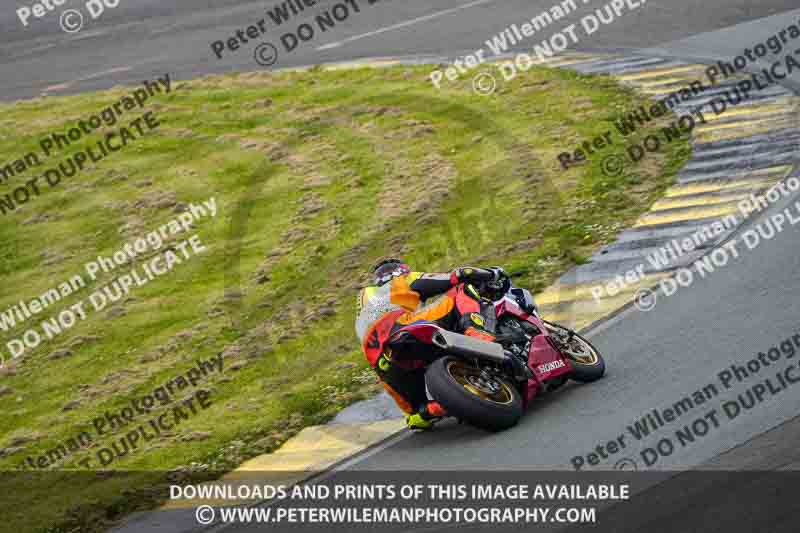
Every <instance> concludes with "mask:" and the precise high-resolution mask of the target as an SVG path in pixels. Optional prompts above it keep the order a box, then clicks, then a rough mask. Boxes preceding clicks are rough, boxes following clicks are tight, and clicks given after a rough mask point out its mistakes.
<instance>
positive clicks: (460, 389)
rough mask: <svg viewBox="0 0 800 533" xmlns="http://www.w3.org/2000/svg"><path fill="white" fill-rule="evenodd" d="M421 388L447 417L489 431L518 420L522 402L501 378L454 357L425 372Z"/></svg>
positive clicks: (443, 360) (517, 393) (520, 415)
mask: <svg viewBox="0 0 800 533" xmlns="http://www.w3.org/2000/svg"><path fill="white" fill-rule="evenodd" d="M425 384H426V385H427V387H428V392H429V393H430V395H431V396H432V397H433V399H434V400H436V401H437V402H439V404H441V406H442V407H444V409H445V411H446V412H447V415H448V416H454V417H457V418H459V419H461V420H463V421H464V422H467V423H468V424H470V425H472V426H475V427H478V428H481V429H486V430H489V431H501V430H503V429H508V428H510V427H511V426H513V425H515V424H516V423H517V422H519V419H520V417H522V398H521V397H520V394H519V392H518V390H517V388H516V387H515V386H514V385H513V384H511V383H510V382H509V381H508V380H506V379H505V378H503V377H501V376H498V375H496V374H489V373H488V372H486V371H483V370H481V369H480V368H477V367H475V366H472V365H470V364H469V363H467V362H466V361H463V360H461V359H459V358H457V357H449V356H448V357H442V358H441V359H437V360H436V361H434V362H433V363H432V364H431V365H430V366H429V367H428V369H427V370H426V372H425Z"/></svg>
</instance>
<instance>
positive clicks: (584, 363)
mask: <svg viewBox="0 0 800 533" xmlns="http://www.w3.org/2000/svg"><path fill="white" fill-rule="evenodd" d="M542 322H544V324H545V326H547V329H548V333H550V334H551V335H553V336H554V337H556V338H557V339H564V338H566V337H568V335H569V333H570V332H571V333H572V341H571V342H570V346H569V347H568V348H562V349H561V353H563V354H564V355H565V356H566V357H567V358H568V359H569V360H570V362H571V363H572V368H573V370H572V373H571V374H570V375H569V377H570V379H572V380H575V381H579V382H581V383H591V382H592V381H597V380H598V379H600V378H602V377H603V375H604V374H605V373H606V362H605V360H604V359H603V355H602V354H601V353H600V351H599V350H598V349H597V348H595V347H594V345H593V344H592V343H591V342H589V341H588V340H586V339H585V338H584V337H582V336H580V335H578V334H577V333H575V332H574V331H572V330H571V329H569V328H565V327H564V326H561V325H559V324H556V323H553V322H547V321H546V320H543V321H542ZM557 344H560V343H559V342H557Z"/></svg>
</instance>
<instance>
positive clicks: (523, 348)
mask: <svg viewBox="0 0 800 533" xmlns="http://www.w3.org/2000/svg"><path fill="white" fill-rule="evenodd" d="M495 270H496V271H497V272H498V275H497V276H496V278H497V279H498V280H499V281H495V282H491V283H487V284H484V285H483V286H481V287H479V290H480V292H481V295H482V296H483V297H485V298H486V302H485V304H484V305H486V306H488V307H490V308H491V307H493V308H494V315H495V316H494V318H495V323H494V324H491V325H489V324H487V328H490V329H493V330H494V331H495V332H496V337H497V338H496V342H487V341H483V340H480V339H477V338H474V337H468V336H466V335H461V334H458V333H454V332H452V331H448V330H446V329H443V328H442V327H440V326H439V325H437V324H434V323H427V322H425V323H414V324H409V325H408V326H405V327H403V328H402V329H401V330H399V331H397V332H395V334H393V335H392V337H391V338H389V339H388V342H387V345H388V346H389V347H390V348H391V350H392V353H393V354H402V353H405V354H409V356H411V355H410V354H413V357H414V358H415V359H424V360H426V361H428V362H429V364H428V367H427V370H426V371H425V384H426V386H427V389H428V394H429V395H430V397H431V398H432V399H434V400H436V401H437V402H439V403H440V404H441V405H442V407H444V409H445V410H446V411H447V414H448V416H454V417H456V418H458V419H459V420H461V421H464V422H466V423H468V424H470V425H473V426H476V427H479V428H483V429H488V430H493V431H497V430H502V429H506V428H509V427H511V426H513V425H515V424H516V423H517V422H518V421H519V419H520V417H521V416H522V413H523V412H524V410H525V408H526V407H527V405H528V404H529V403H530V401H531V400H532V399H533V398H534V397H535V396H536V395H537V394H541V393H543V392H547V391H550V390H553V389H555V388H558V387H560V386H561V385H563V384H564V383H566V381H567V380H568V379H572V380H575V381H579V382H583V383H588V382H591V381H595V380H598V379H600V378H601V377H603V374H604V373H605V362H604V361H603V357H602V355H600V352H598V350H597V349H596V348H595V347H594V346H592V344H591V343H590V342H589V341H588V340H586V339H585V338H583V337H582V336H580V335H578V334H577V333H575V332H574V331H572V330H571V329H568V328H566V327H563V326H560V325H558V324H555V323H552V322H548V321H546V320H543V319H542V318H541V317H540V316H539V313H538V310H537V308H536V304H535V303H534V300H533V296H532V295H531V293H530V292H529V291H528V290H526V289H520V288H517V287H514V286H513V285H512V284H511V281H510V279H509V278H508V276H507V275H505V272H503V271H502V269H495ZM484 314H485V315H486V314H488V315H490V316H489V319H491V318H492V317H491V313H486V312H485V313H484Z"/></svg>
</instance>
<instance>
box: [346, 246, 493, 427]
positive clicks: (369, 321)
mask: <svg viewBox="0 0 800 533" xmlns="http://www.w3.org/2000/svg"><path fill="white" fill-rule="evenodd" d="M498 272H499V271H496V270H486V269H482V268H473V267H462V268H457V269H455V270H453V271H452V272H450V273H441V274H438V273H423V272H412V271H411V268H410V267H409V266H408V265H407V264H406V263H405V262H403V261H402V260H400V259H385V260H383V261H381V262H379V263H378V264H377V265H375V267H374V268H373V270H372V274H373V276H374V285H372V286H369V287H365V288H363V289H361V292H360V294H359V296H358V309H359V312H358V317H357V319H356V334H357V335H358V338H359V339H360V340H361V347H362V349H363V350H364V354H365V355H366V356H367V360H369V362H370V365H372V368H373V369H375V371H376V372H377V373H378V376H379V377H380V379H381V382H382V383H383V386H384V387H385V388H386V390H387V391H388V392H389V394H391V396H392V397H393V398H394V399H395V401H396V402H397V405H398V406H399V407H400V408H401V409H402V410H403V411H405V413H406V424H407V425H408V427H409V428H411V429H428V428H429V427H430V426H431V425H432V421H433V420H434V419H436V418H439V417H442V416H445V415H446V413H445V411H444V409H443V408H442V406H441V405H439V404H438V402H435V401H429V400H428V398H427V395H426V394H425V361H421V360H393V359H392V354H391V351H390V350H389V349H387V348H385V347H384V346H383V344H384V342H385V341H386V340H387V339H388V338H389V337H390V336H391V334H392V333H394V332H395V331H397V330H398V329H399V328H401V327H403V326H405V325H408V324H411V323H413V322H417V321H429V322H436V323H437V324H439V325H440V326H442V327H443V328H445V329H447V330H450V331H455V332H461V333H463V334H465V335H469V336H471V337H477V338H479V339H482V340H485V341H490V342H491V341H494V340H495V336H494V335H493V334H492V330H493V322H494V314H493V313H489V312H487V311H488V310H489V307H488V306H490V304H489V303H487V302H486V301H482V300H481V297H480V295H479V294H478V291H477V290H476V289H475V287H474V286H473V285H472V283H481V282H485V281H497V278H498V276H499V275H500V274H499V273H498ZM434 296H438V297H437V298H433V297H434Z"/></svg>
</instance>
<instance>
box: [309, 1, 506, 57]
mask: <svg viewBox="0 0 800 533" xmlns="http://www.w3.org/2000/svg"><path fill="white" fill-rule="evenodd" d="M489 2H494V0H475V1H474V2H469V3H468V4H464V5H461V6H458V7H452V8H450V9H445V10H443V11H437V12H436V13H431V14H430V15H425V16H423V17H417V18H415V19H411V20H406V21H405V22H398V23H397V24H393V25H391V26H386V27H385V28H379V29H377V30H374V31H371V32H367V33H362V34H361V35H353V36H352V37H348V38H346V39H343V40H341V41H336V42H333V43H328V44H323V45H322V46H319V47H317V51H320V50H329V49H331V48H338V47H339V46H342V45H343V44H345V43H349V42H353V41H358V40H359V39H364V38H366V37H372V36H373V35H379V34H381V33H385V32H387V31H392V30H396V29H398V28H404V27H406V26H411V25H412V24H416V23H417V22H423V21H426V20H431V19H435V18H437V17H441V16H442V15H447V14H450V13H455V12H456V11H460V10H462V9H467V8H470V7H473V6H478V5H481V4H488V3H489Z"/></svg>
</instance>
